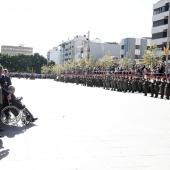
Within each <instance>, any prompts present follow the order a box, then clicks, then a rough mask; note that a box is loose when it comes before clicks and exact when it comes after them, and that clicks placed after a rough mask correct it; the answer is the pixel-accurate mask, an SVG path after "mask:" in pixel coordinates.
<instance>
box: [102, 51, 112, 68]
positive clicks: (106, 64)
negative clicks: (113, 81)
mask: <svg viewBox="0 0 170 170" xmlns="http://www.w3.org/2000/svg"><path fill="white" fill-rule="evenodd" d="M114 63H115V61H114V60H113V58H112V57H111V53H110V51H108V52H107V54H106V55H105V56H104V58H103V59H102V60H101V61H100V65H101V66H103V67H104V68H105V69H106V68H107V67H110V66H112V65H113V64H114Z"/></svg>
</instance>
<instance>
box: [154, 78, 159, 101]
mask: <svg viewBox="0 0 170 170" xmlns="http://www.w3.org/2000/svg"><path fill="white" fill-rule="evenodd" d="M160 84H161V81H160V78H159V77H158V79H157V80H156V81H155V83H154V92H155V98H157V97H158V93H159V86H160Z"/></svg>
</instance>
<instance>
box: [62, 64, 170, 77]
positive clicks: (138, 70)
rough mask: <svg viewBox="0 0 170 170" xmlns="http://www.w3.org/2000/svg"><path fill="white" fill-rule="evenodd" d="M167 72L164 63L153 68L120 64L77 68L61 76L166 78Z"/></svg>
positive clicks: (64, 72)
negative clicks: (122, 65)
mask: <svg viewBox="0 0 170 170" xmlns="http://www.w3.org/2000/svg"><path fill="white" fill-rule="evenodd" d="M165 72H166V65H165V63H164V62H162V63H161V64H157V65H155V66H153V67H152V68H151V67H150V66H145V65H142V64H134V65H132V66H131V67H125V68H123V67H121V66H120V65H119V64H114V65H112V66H108V67H106V68H105V67H103V66H97V67H93V68H89V67H87V68H84V69H82V68H81V67H79V66H78V67H77V68H76V69H73V68H70V69H67V70H64V71H62V72H61V74H77V75H87V74H131V75H146V74H147V75H159V76H164V75H165ZM168 74H169V75H170V64H168Z"/></svg>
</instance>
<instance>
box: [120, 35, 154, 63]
mask: <svg viewBox="0 0 170 170" xmlns="http://www.w3.org/2000/svg"><path fill="white" fill-rule="evenodd" d="M120 45H121V49H120V55H121V57H122V58H123V57H125V56H126V55H127V54H128V53H130V54H131V57H132V59H133V60H141V59H142V58H143V55H144V53H145V51H146V50H147V49H148V48H149V47H150V45H151V38H125V39H122V40H121V43H120Z"/></svg>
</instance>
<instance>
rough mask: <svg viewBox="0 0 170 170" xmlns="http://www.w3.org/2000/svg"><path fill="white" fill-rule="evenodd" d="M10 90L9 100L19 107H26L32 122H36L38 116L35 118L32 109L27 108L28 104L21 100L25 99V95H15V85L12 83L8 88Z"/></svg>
mask: <svg viewBox="0 0 170 170" xmlns="http://www.w3.org/2000/svg"><path fill="white" fill-rule="evenodd" d="M8 90H9V92H10V93H11V99H10V100H9V102H11V105H12V106H15V107H17V108H18V109H24V108H25V110H26V112H27V118H28V119H29V120H30V121H31V122H35V121H36V120H37V119H38V118H34V117H33V115H32V114H31V113H30V111H29V110H28V109H27V108H26V106H25V105H24V104H23V103H22V102H21V100H22V99H23V97H20V98H19V97H16V96H15V94H14V93H15V87H14V86H12V85H10V86H9V88H8Z"/></svg>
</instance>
